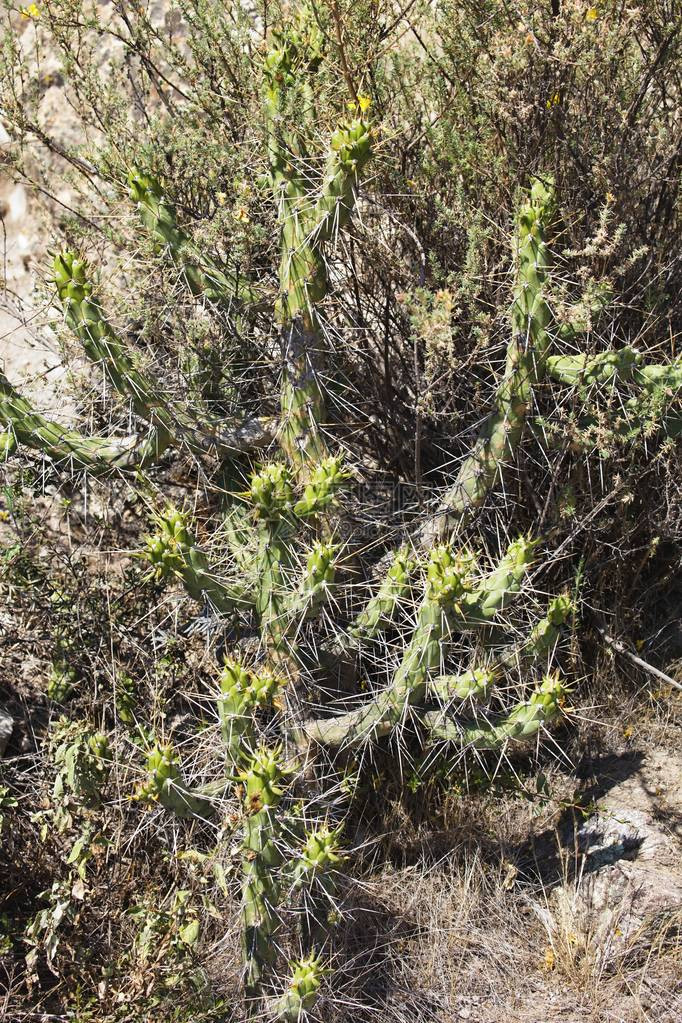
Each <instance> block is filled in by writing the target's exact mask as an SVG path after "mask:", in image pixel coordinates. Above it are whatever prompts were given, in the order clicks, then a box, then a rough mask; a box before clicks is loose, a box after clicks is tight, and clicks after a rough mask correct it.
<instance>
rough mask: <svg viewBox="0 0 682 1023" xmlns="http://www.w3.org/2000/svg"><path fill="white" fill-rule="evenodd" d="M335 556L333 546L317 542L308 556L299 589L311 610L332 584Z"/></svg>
mask: <svg viewBox="0 0 682 1023" xmlns="http://www.w3.org/2000/svg"><path fill="white" fill-rule="evenodd" d="M336 554H337V547H336V546H335V544H331V543H322V542H321V541H318V542H317V543H316V544H315V546H314V547H313V549H312V550H311V552H310V554H309V555H308V560H307V562H306V568H305V573H304V576H303V582H302V586H301V588H302V594H303V596H304V597H305V599H306V600H307V601H308V602H309V606H310V607H312V608H316V607H317V606H318V604H319V601H320V600H321V599H322V597H323V596H324V595H325V594H326V591H327V589H328V587H329V586H331V585H332V583H333V582H334V577H335V575H336V567H335V558H336Z"/></svg>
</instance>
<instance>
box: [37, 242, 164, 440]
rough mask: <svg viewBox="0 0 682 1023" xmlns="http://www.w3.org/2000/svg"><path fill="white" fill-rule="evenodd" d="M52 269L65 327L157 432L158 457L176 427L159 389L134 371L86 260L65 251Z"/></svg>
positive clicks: (133, 366)
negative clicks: (93, 283) (97, 292)
mask: <svg viewBox="0 0 682 1023" xmlns="http://www.w3.org/2000/svg"><path fill="white" fill-rule="evenodd" d="M53 267H54V282H55V284H56V287H57V293H58V295H59V298H60V301H61V303H62V305H63V306H64V315H65V319H66V323H67V324H68V326H69V327H70V328H71V329H72V330H73V332H74V333H75V334H76V335H77V337H79V338H80V340H81V341H82V343H83V349H84V351H85V354H86V355H87V356H88V358H89V359H92V361H93V362H95V363H98V364H101V365H102V367H103V368H104V371H105V373H106V375H107V378H108V380H109V382H110V383H111V385H112V387H114V388H115V389H116V390H117V391H118V392H119V394H122V395H125V396H127V397H128V398H130V400H131V402H132V406H133V409H134V411H135V413H136V415H138V416H139V417H140V419H144V420H145V421H146V422H148V423H149V424H150V426H151V427H152V429H153V430H154V431H155V444H156V451H155V454H156V457H159V456H160V455H161V454H163V452H164V451H165V450H166V448H167V447H169V445H170V444H171V443H172V440H173V434H174V428H173V427H174V424H173V420H172V416H171V415H170V413H169V411H168V409H167V408H166V407H165V404H164V402H163V399H162V398H161V397H160V396H159V393H158V392H159V388H158V385H156V384H154V383H153V382H151V381H149V380H148V379H147V378H146V377H145V375H144V374H143V373H141V372H140V370H138V369H137V368H136V367H135V365H134V362H133V359H132V357H131V355H130V354H129V353H128V351H127V350H126V348H125V346H124V345H123V344H122V342H121V341H120V340H119V339H118V338H117V337H116V335H115V334H114V331H113V330H112V328H111V326H110V324H109V323H108V321H107V319H106V318H105V316H104V313H103V310H102V307H101V305H100V303H99V301H98V299H97V298H96V297H95V295H94V294H93V286H92V282H91V281H90V279H89V272H88V266H87V263H86V262H85V260H82V259H77V258H76V256H75V255H74V254H73V253H72V252H68V251H64V252H61V253H59V254H58V255H57V256H55V258H54V263H53Z"/></svg>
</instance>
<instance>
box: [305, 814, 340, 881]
mask: <svg viewBox="0 0 682 1023" xmlns="http://www.w3.org/2000/svg"><path fill="white" fill-rule="evenodd" d="M339 837H340V829H339V828H328V827H319V828H315V829H314V830H313V831H310V832H309V833H308V835H307V836H306V840H305V844H304V846H303V848H302V849H301V852H300V857H299V859H298V860H297V862H296V866H295V868H294V882H295V884H297V885H302V884H306V883H308V882H310V881H311V880H312V879H314V878H315V877H317V876H319V875H320V874H321V873H324V872H325V871H327V870H330V869H333V868H334V867H336V866H338V865H339V864H340V863H341V862H342V860H343V856H342V855H341V853H340V852H339Z"/></svg>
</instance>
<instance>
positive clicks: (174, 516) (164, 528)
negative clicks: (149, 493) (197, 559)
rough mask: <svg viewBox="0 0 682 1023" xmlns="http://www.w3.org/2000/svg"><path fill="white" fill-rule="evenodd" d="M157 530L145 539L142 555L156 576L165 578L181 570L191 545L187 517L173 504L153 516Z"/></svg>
mask: <svg viewBox="0 0 682 1023" xmlns="http://www.w3.org/2000/svg"><path fill="white" fill-rule="evenodd" d="M154 520H155V524H156V527H157V531H156V533H155V534H154V535H153V536H150V537H149V538H148V539H147V546H146V548H145V552H144V556H145V557H146V559H147V560H148V561H149V562H150V564H151V565H152V567H153V568H154V572H155V575H156V576H157V577H158V578H160V579H161V578H164V579H167V578H169V577H172V576H174V575H178V574H180V573H181V572H182V570H183V567H184V565H185V554H186V553H187V551H188V550H189V549H190V547H192V536H191V533H190V532H189V529H188V525H187V517H186V516H185V515H184V514H183V512H181V511H179V510H178V509H177V508H175V507H173V505H168V507H167V508H166V510H165V511H164V512H163V513H162V514H159V515H156V516H155V517H154Z"/></svg>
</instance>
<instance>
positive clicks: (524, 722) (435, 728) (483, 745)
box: [422, 675, 566, 751]
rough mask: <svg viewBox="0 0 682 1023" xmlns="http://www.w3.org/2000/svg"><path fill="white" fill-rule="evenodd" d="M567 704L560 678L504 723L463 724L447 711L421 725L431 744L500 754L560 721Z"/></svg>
mask: <svg viewBox="0 0 682 1023" xmlns="http://www.w3.org/2000/svg"><path fill="white" fill-rule="evenodd" d="M565 700H566V689H565V687H564V685H563V684H562V682H561V681H560V680H559V677H558V675H553V676H548V677H547V678H545V679H544V680H543V682H542V684H541V685H540V687H539V688H538V689H537V690H536V691H535V692H534V693H533V694H532V695H531V696H530V698H529V699H528V700H526V701H525V702H523V703H519V704H517V706H516V707H514V708H513V709H512V710H511V711H510V713H509V714H507V715H506V716H505V717H504V718H502V719H501V720H498V721H497V722H495V721H492V720H491V721H486V722H484V723H482V724H481V723H479V722H476V723H466V722H464V723H461V722H459V721H457V720H455V719H453V718H452V717H451V716H450V715H449V714H448V713H447V711H432V712H428V713H426V714H424V715H423V718H422V721H423V724H424V727H425V728H426V730H427V732H428V734H429V737H430V740H431V741H443V742H452V743H456V744H457V745H458V746H460V747H461V748H462V749H477V750H489V751H494V750H499V749H501V748H503V747H504V746H506V745H507V744H508V743H522V742H527V741H528V740H530V739H532V738H534V737H535V736H536V735H537V733H538V731H539V730H540V728H541V727H542V726H543V725H547V724H549V723H550V722H551V721H553V720H554V719H555V718H557V717H558V716H559V715H560V714H561V712H562V710H563V706H564V703H565Z"/></svg>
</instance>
